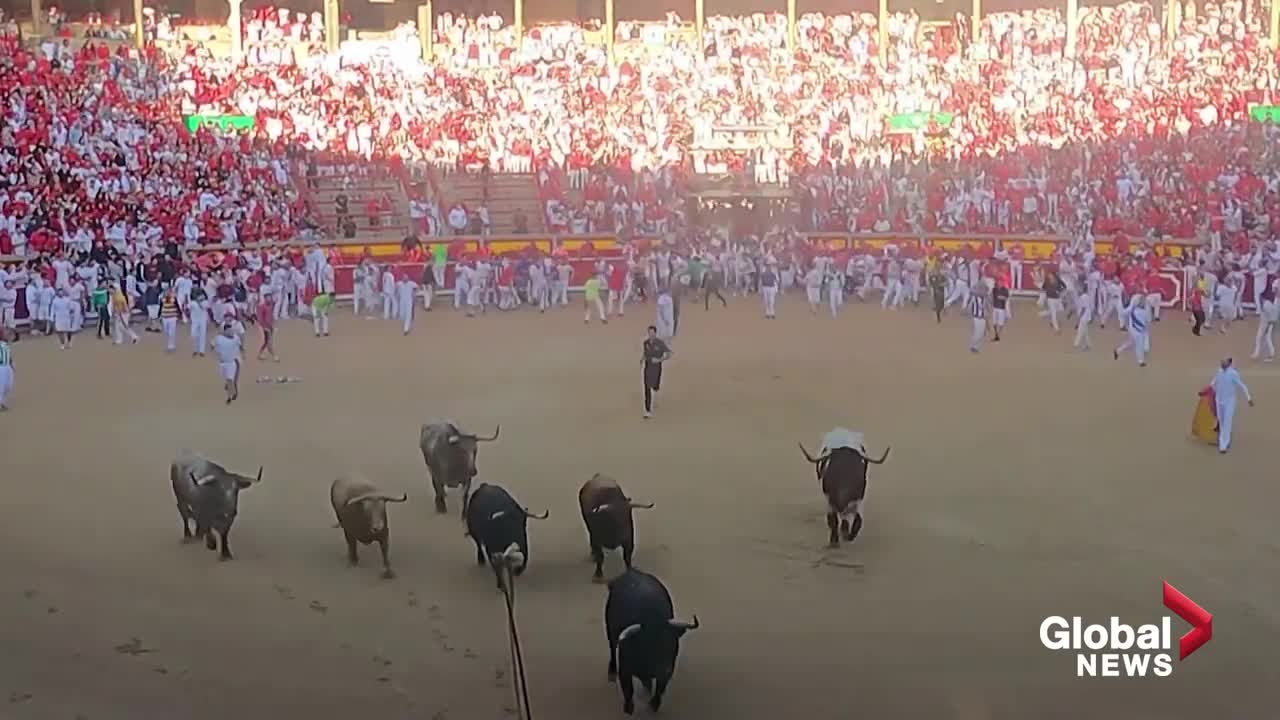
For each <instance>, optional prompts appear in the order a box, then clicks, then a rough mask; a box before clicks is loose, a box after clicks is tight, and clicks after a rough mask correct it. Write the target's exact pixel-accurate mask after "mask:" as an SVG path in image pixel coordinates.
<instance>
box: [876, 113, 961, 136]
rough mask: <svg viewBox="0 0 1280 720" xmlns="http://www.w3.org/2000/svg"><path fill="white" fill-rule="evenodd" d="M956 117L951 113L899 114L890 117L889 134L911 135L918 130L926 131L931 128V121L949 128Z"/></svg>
mask: <svg viewBox="0 0 1280 720" xmlns="http://www.w3.org/2000/svg"><path fill="white" fill-rule="evenodd" d="M953 117H955V116H954V115H952V114H951V113H944V112H935V113H930V112H912V113H898V114H897V115H890V116H889V132H891V133H909V132H915V131H917V130H924V129H925V128H927V127H929V121H930V120H933V121H934V122H935V123H937V124H938V127H947V126H948V125H950V124H951V119H952V118H953Z"/></svg>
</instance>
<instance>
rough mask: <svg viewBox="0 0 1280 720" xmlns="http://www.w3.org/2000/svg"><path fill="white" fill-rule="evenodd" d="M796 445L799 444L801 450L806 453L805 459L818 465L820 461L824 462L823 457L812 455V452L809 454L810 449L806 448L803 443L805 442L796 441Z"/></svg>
mask: <svg viewBox="0 0 1280 720" xmlns="http://www.w3.org/2000/svg"><path fill="white" fill-rule="evenodd" d="M796 445H799V446H800V452H802V453H804V459H805V460H808V461H809V462H811V463H813V464H814V465H817V464H818V463H820V462H822V458H821V457H814V456H812V455H810V454H809V451H808V450H805V449H804V444H803V443H796Z"/></svg>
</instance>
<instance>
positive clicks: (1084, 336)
mask: <svg viewBox="0 0 1280 720" xmlns="http://www.w3.org/2000/svg"><path fill="white" fill-rule="evenodd" d="M1090 315H1091V313H1083V314H1081V315H1080V318H1079V319H1078V320H1076V339H1075V342H1074V343H1072V344H1071V346H1072V347H1075V348H1080V349H1084V350H1088V349H1089V348H1092V347H1093V343H1092V342H1090V341H1089V320H1090Z"/></svg>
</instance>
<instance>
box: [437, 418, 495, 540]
mask: <svg viewBox="0 0 1280 720" xmlns="http://www.w3.org/2000/svg"><path fill="white" fill-rule="evenodd" d="M501 429H502V428H501V426H499V427H497V428H495V429H494V431H493V435H491V436H490V437H480V436H478V435H471V434H469V433H464V432H462V431H461V430H459V429H458V426H457V425H454V424H453V423H451V422H439V423H427V424H426V425H423V426H422V432H421V433H420V434H419V438H418V447H420V448H421V449H422V459H423V460H425V461H426V462H427V470H428V471H429V472H430V473H431V487H432V489H434V490H435V493H436V512H440V513H443V512H448V508H447V507H445V503H444V490H445V488H456V487H460V488H462V518H463V519H464V520H465V519H466V517H467V502H468V498H469V496H470V494H471V479H472V478H474V477H475V476H476V449H477V446H478V444H479V443H482V442H490V441H492V440H497V439H498V432H499V431H500V430H501Z"/></svg>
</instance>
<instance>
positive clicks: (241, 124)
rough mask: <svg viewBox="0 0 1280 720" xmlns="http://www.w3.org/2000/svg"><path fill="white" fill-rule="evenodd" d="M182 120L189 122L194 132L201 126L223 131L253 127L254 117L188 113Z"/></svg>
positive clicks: (188, 127) (238, 130)
mask: <svg viewBox="0 0 1280 720" xmlns="http://www.w3.org/2000/svg"><path fill="white" fill-rule="evenodd" d="M182 120H183V122H185V123H186V124H187V130H188V131H190V132H193V133H194V132H195V131H196V130H198V129H200V128H201V127H207V128H209V129H211V130H221V131H222V132H240V131H241V130H252V129H253V118H251V117H249V116H248V115H187V116H184V117H183V118H182Z"/></svg>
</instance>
